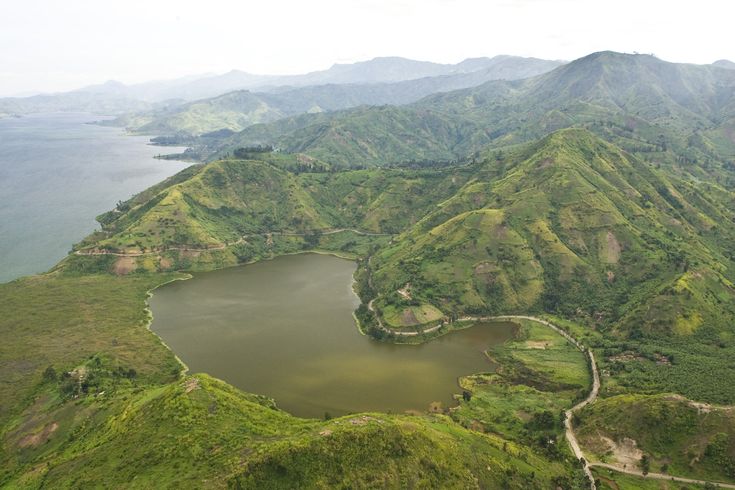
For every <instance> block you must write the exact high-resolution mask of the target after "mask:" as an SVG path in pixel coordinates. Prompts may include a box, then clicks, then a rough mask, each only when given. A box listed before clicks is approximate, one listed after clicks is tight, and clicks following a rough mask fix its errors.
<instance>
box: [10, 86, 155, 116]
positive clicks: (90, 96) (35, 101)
mask: <svg viewBox="0 0 735 490" xmlns="http://www.w3.org/2000/svg"><path fill="white" fill-rule="evenodd" d="M152 107H153V104H151V103H148V102H144V101H142V100H138V99H134V98H131V97H128V96H125V95H123V94H113V93H95V92H83V91H79V92H67V93H63V94H52V95H33V96H31V97H6V98H3V99H0V115H2V114H3V113H4V114H10V115H22V114H31V113H36V112H91V113H94V114H121V113H124V112H129V111H142V110H147V109H150V108H152Z"/></svg>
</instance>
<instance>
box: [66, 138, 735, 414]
mask: <svg viewBox="0 0 735 490" xmlns="http://www.w3.org/2000/svg"><path fill="white" fill-rule="evenodd" d="M259 158H261V159H262V161H242V160H232V159H230V160H223V161H219V162H214V163H210V164H207V165H205V166H199V167H195V168H194V169H190V170H188V171H187V173H186V174H185V175H182V176H180V177H175V178H173V179H172V180H171V181H170V182H169V183H167V184H164V185H162V186H158V187H156V188H155V189H154V190H151V191H149V192H146V193H143V194H141V195H140V196H138V197H137V198H134V199H133V200H131V201H130V202H128V203H123V208H125V210H124V211H121V212H116V213H112V214H108V215H105V216H103V217H102V219H101V220H102V222H103V223H104V230H103V231H102V232H101V233H98V234H95V235H92V236H90V237H89V238H88V239H87V240H85V241H84V242H82V243H81V244H80V245H79V246H78V249H77V254H76V255H73V256H71V257H70V258H69V259H67V261H66V262H65V263H64V264H63V266H64V267H66V268H69V269H72V270H101V271H110V270H114V271H117V272H118V273H126V272H130V271H131V270H135V271H138V272H141V271H158V270H176V269H182V268H183V269H192V270H201V269H211V268H214V267H223V266H227V265H234V264H238V263H244V262H249V261H252V260H257V259H259V258H266V257H270V256H273V255H275V254H280V253H289V252H296V251H302V250H306V249H315V248H316V249H321V250H324V251H329V252H332V253H338V254H341V255H348V256H351V257H361V258H364V257H366V256H371V258H370V260H369V261H362V264H361V267H360V269H359V271H358V274H357V279H358V283H357V284H358V290H359V293H360V295H361V297H362V300H363V302H364V303H365V304H368V303H370V302H371V304H372V306H373V307H374V309H375V310H377V312H378V315H380V318H381V320H383V321H384V322H385V323H387V324H388V326H390V327H394V328H408V330H413V329H416V328H427V327H433V326H434V325H436V324H437V323H440V322H446V321H451V320H452V319H454V318H457V317H461V316H463V315H477V314H480V315H492V314H496V313H500V314H502V313H514V312H515V313H529V312H536V313H539V312H542V311H545V312H550V313H556V314H558V315H561V316H563V317H565V318H568V319H572V320H575V321H577V322H579V323H582V324H584V325H587V326H588V327H590V328H593V329H596V330H598V331H600V332H604V334H605V335H604V336H598V337H595V338H594V339H592V341H593V342H594V343H593V344H592V345H593V346H594V347H595V348H596V349H599V350H600V351H601V353H602V354H603V355H601V356H600V361H601V363H603V365H604V367H605V368H609V369H614V372H615V375H614V377H613V378H611V380H610V382H609V383H607V384H606V387H605V390H607V391H606V393H608V394H614V393H617V392H626V391H630V390H643V391H647V392H648V391H653V392H655V391H656V390H667V391H676V392H680V393H683V394H686V395H687V396H690V397H694V398H697V399H703V400H710V401H718V402H729V401H732V400H735V392H733V389H731V388H730V387H729V386H730V385H728V384H712V383H707V382H703V380H705V379H710V377H711V376H712V375H713V374H714V373H715V372H719V373H720V375H721V376H722V377H723V379H731V378H733V376H735V371H734V370H733V369H732V367H731V366H729V364H728V363H727V358H728V356H729V355H730V352H731V349H729V348H728V345H729V343H728V339H729V338H731V336H732V335H733V333H732V325H733V324H734V322H733V319H735V311H733V304H735V302H734V301H733V295H734V294H735V293H734V292H735V289H733V286H732V280H733V277H732V275H733V272H732V271H733V269H732V264H731V251H730V249H729V246H728V244H729V243H731V242H732V240H733V239H735V237H733V230H732V227H730V226H729V225H728V223H730V222H732V219H733V216H732V206H731V204H732V202H733V195H732V193H730V192H729V191H727V190H725V189H723V188H721V187H719V186H718V185H717V184H714V183H705V182H696V181H691V180H684V179H683V178H681V177H679V176H677V175H676V174H675V173H674V172H671V171H669V169H668V168H665V167H662V168H657V166H656V165H652V164H650V163H647V162H645V161H642V160H641V159H639V158H637V157H634V156H632V155H630V154H628V153H626V152H624V151H622V150H620V149H619V148H617V147H615V146H614V145H612V144H610V143H606V142H604V141H602V140H601V139H600V138H598V137H596V136H595V135H593V134H592V133H590V132H588V131H585V130H581V129H569V130H562V131H558V132H556V133H553V134H552V135H550V136H548V137H547V138H544V139H542V140H540V141H539V142H536V143H531V144H527V145H521V146H518V147H515V148H514V149H507V150H506V151H505V152H504V153H503V154H499V153H498V152H495V151H490V152H488V153H486V156H485V157H484V158H481V159H479V161H478V162H477V163H474V164H467V165H462V166H445V167H442V168H438V169H425V170H412V169H405V168H404V169H395V168H385V169H366V170H342V171H326V172H325V171H321V167H316V168H307V167H308V166H307V167H303V168H301V167H299V166H298V162H299V161H308V160H300V159H304V158H306V157H304V156H303V155H286V154H283V153H273V154H262V155H261V156H260V157H259ZM327 168H328V166H327ZM375 234H387V235H396V236H394V237H393V238H392V239H391V238H390V237H389V236H378V235H375ZM110 251H112V252H115V253H118V254H121V255H123V256H113V257H110V256H108V255H105V253H106V252H110ZM88 254H93V255H88ZM125 255H127V256H125ZM358 316H359V317H360V320H361V322H363V323H364V324H365V327H366V329H367V330H368V332H371V333H375V334H376V335H377V334H380V333H381V330H380V329H372V328H371V325H372V323H371V322H374V319H372V318H371V317H372V314H371V313H370V312H369V311H367V310H365V311H363V310H359V311H358ZM625 352H636V354H635V355H634V356H633V361H631V362H628V363H623V364H621V363H618V362H615V361H614V359H615V358H616V356H618V355H620V354H621V353H625ZM660 356H664V357H666V356H669V357H671V358H672V359H673V358H676V362H674V363H669V364H670V365H668V366H666V368H665V369H659V368H658V364H657V361H656V359H658V358H659V357H660ZM697 366H700V367H701V366H705V367H704V368H702V369H698V368H697Z"/></svg>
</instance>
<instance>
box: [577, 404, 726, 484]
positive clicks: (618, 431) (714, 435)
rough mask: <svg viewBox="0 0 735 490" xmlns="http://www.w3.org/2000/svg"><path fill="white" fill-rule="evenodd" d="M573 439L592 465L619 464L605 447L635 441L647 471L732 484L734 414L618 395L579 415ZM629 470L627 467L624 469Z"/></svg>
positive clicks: (692, 405) (611, 452) (721, 409)
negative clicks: (594, 462)
mask: <svg viewBox="0 0 735 490" xmlns="http://www.w3.org/2000/svg"><path fill="white" fill-rule="evenodd" d="M575 423H576V426H577V427H578V429H577V432H578V437H579V441H580V443H581V444H582V445H583V447H584V448H585V450H586V453H587V454H589V455H591V456H592V457H594V458H595V459H597V460H601V461H604V462H611V463H619V461H618V457H617V456H616V454H615V452H614V450H613V448H611V446H610V443H609V442H606V441H605V440H604V439H603V438H607V439H609V440H610V441H614V443H615V444H618V445H620V444H622V443H623V441H625V440H626V439H629V440H633V441H635V446H636V448H637V449H638V450H639V451H641V454H645V455H646V456H648V458H649V459H650V462H651V463H650V468H651V469H650V471H652V472H658V473H668V474H671V475H675V476H683V477H689V478H695V479H702V480H707V479H709V480H715V481H726V482H733V481H735V411H734V410H733V409H732V408H722V407H717V406H713V407H709V406H697V405H695V404H694V403H692V402H690V401H689V400H687V399H685V398H683V397H680V396H674V395H653V396H647V395H619V396H615V397H611V398H606V399H601V400H599V401H598V402H597V403H595V404H593V405H591V406H589V407H586V408H585V409H584V410H582V411H581V412H579V413H578V416H577V418H576V419H575ZM628 464H630V463H628Z"/></svg>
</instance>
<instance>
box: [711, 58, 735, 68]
mask: <svg viewBox="0 0 735 490" xmlns="http://www.w3.org/2000/svg"><path fill="white" fill-rule="evenodd" d="M712 64H713V65H714V66H719V67H720V68H725V69H727V70H735V63H733V62H732V61H730V60H717V61H715V62H714V63H712Z"/></svg>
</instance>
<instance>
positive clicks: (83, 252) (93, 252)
mask: <svg viewBox="0 0 735 490" xmlns="http://www.w3.org/2000/svg"><path fill="white" fill-rule="evenodd" d="M346 231H349V232H352V233H354V234H355V235H361V236H393V235H392V234H391V233H373V232H369V231H363V230H358V229H355V228H330V229H327V230H313V231H310V232H306V233H295V232H294V233H291V232H288V231H268V232H264V233H252V234H249V235H242V236H241V237H240V238H238V239H237V240H235V241H234V242H227V243H223V244H220V245H214V246H212V247H199V248H196V247H186V246H183V247H167V248H157V249H153V250H149V251H147V252H116V251H112V250H77V251H75V252H74V255H113V256H116V257H143V256H147V255H158V254H160V253H161V252H168V251H170V250H176V251H181V252H212V251H215V250H224V249H226V248H227V247H232V246H234V245H240V244H241V243H245V242H246V241H247V239H248V238H253V237H272V236H306V235H309V234H310V233H319V234H320V235H336V234H337V233H343V232H346Z"/></svg>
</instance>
